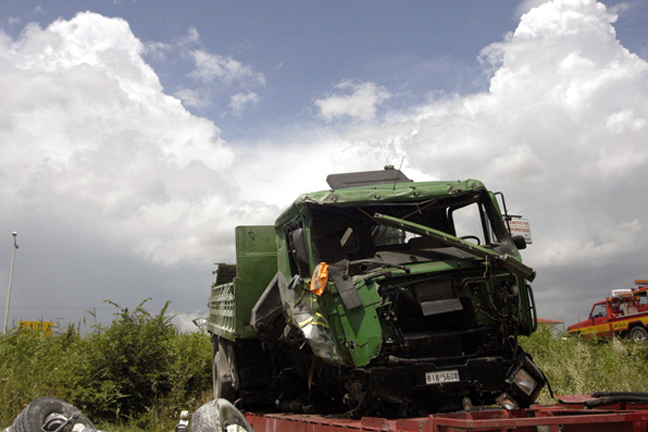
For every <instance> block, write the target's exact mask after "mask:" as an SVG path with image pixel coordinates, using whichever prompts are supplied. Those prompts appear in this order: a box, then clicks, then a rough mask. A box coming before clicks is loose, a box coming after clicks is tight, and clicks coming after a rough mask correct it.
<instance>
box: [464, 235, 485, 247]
mask: <svg viewBox="0 0 648 432" xmlns="http://www.w3.org/2000/svg"><path fill="white" fill-rule="evenodd" d="M459 238H460V239H461V240H468V239H471V240H475V241H476V242H477V246H479V245H480V244H481V240H479V237H477V236H474V235H467V236H462V237H459Z"/></svg>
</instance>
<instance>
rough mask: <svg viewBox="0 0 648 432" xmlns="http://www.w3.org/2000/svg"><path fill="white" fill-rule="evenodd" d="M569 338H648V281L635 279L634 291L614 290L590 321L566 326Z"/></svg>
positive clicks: (593, 307)
mask: <svg viewBox="0 0 648 432" xmlns="http://www.w3.org/2000/svg"><path fill="white" fill-rule="evenodd" d="M567 334H568V335H574V336H577V335H581V336H584V337H587V338H610V337H612V336H615V335H617V336H621V337H628V338H630V339H631V340H632V341H634V342H638V343H642V342H644V341H645V340H646V339H648V280H644V279H637V280H635V285H634V288H632V289H629V288H628V289H615V290H612V293H611V295H610V297H608V298H606V299H605V300H603V301H599V302H597V303H594V305H593V306H592V311H591V312H590V314H589V318H588V319H586V320H585V321H581V322H579V323H577V324H573V325H571V326H569V327H567Z"/></svg>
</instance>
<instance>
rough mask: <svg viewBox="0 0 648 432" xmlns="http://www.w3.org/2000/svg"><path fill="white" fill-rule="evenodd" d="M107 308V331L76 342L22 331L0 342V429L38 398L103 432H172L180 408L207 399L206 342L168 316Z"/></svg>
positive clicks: (68, 334) (71, 336) (72, 333)
mask: <svg viewBox="0 0 648 432" xmlns="http://www.w3.org/2000/svg"><path fill="white" fill-rule="evenodd" d="M145 302H146V301H144V302H142V303H140V304H139V305H138V306H137V307H136V308H135V309H134V310H129V309H128V308H122V307H121V306H119V305H117V304H114V303H112V304H113V305H114V306H115V307H116V308H118V309H119V312H117V313H116V314H115V319H114V321H113V322H112V324H110V325H109V326H101V325H93V327H92V331H91V332H90V333H89V334H87V335H82V334H80V332H79V331H78V330H77V329H75V328H74V327H73V326H70V327H69V328H68V329H67V330H66V331H65V332H63V333H62V334H59V335H54V336H51V337H47V336H45V335H44V333H42V332H36V331H32V330H30V329H23V330H20V331H12V332H10V333H8V334H7V335H6V336H3V337H0V426H1V427H7V426H9V425H11V423H12V422H13V419H14V418H15V417H16V416H17V415H18V413H19V412H20V411H21V410H22V409H23V408H24V407H25V406H27V404H29V403H30V402H31V401H32V400H34V399H36V398H38V397H40V396H51V397H56V398H59V399H63V400H65V401H67V402H70V403H71V404H73V405H75V406H76V407H77V408H79V409H80V410H81V411H83V412H84V414H86V415H87V416H88V417H89V418H90V419H91V420H92V421H93V422H94V423H95V424H96V425H98V426H100V428H101V429H103V430H106V431H108V432H111V431H116V430H120V431H122V430H127V431H131V430H132V431H135V430H146V431H154V430H172V429H173V425H174V424H175V423H177V421H178V419H179V413H180V411H181V410H183V409H188V410H195V409H197V408H198V407H199V406H200V405H202V404H203V403H205V402H207V401H208V400H209V399H210V398H211V343H210V341H209V337H208V336H207V335H206V334H205V333H204V332H202V331H195V332H191V333H181V332H179V331H178V330H177V328H176V327H175V326H174V325H173V324H172V322H171V319H172V317H170V316H167V315H166V310H167V307H168V303H167V305H165V307H164V308H163V309H162V311H161V312H160V313H159V314H158V315H151V314H150V313H149V312H148V311H147V310H146V309H145V308H144V303H145Z"/></svg>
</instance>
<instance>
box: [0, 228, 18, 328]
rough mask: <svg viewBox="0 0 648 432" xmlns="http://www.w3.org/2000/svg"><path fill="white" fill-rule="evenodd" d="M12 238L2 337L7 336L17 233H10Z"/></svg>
mask: <svg viewBox="0 0 648 432" xmlns="http://www.w3.org/2000/svg"><path fill="white" fill-rule="evenodd" d="M11 235H13V238H14V247H13V254H12V255H11V270H10V271H9V289H8V290H7V308H6V309H5V318H4V327H3V329H4V332H3V333H2V334H3V335H6V334H7V320H8V319H9V301H10V300H11V281H12V280H13V269H14V260H15V259H16V249H18V243H16V236H17V235H18V233H17V232H15V231H14V232H13V233H11Z"/></svg>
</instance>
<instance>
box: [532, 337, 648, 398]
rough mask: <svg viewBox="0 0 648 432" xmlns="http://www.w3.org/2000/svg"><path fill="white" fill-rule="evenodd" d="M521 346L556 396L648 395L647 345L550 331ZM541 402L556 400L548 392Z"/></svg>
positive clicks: (545, 391) (544, 392)
mask: <svg viewBox="0 0 648 432" xmlns="http://www.w3.org/2000/svg"><path fill="white" fill-rule="evenodd" d="M520 343H521V345H522V347H523V348H524V349H525V351H527V352H528V353H529V354H531V356H532V357H533V359H534V361H535V363H536V364H537V365H538V366H539V367H540V368H541V369H542V370H543V371H544V373H545V375H546V376H547V379H548V380H549V382H550V384H551V387H552V389H553V392H554V394H555V395H570V394H589V393H593V392H597V391H638V392H648V344H643V345H639V344H634V343H631V342H629V341H628V340H625V339H619V338H613V339H608V340H595V341H590V340H586V339H582V338H578V337H564V336H562V335H560V334H558V335H557V334H556V333H555V332H553V331H551V330H550V329H547V328H540V329H539V330H538V331H537V332H536V333H534V334H533V335H531V336H530V337H522V338H520ZM539 402H540V403H553V402H556V400H555V399H552V398H551V397H550V395H549V392H548V390H547V389H545V390H544V391H543V393H542V394H541V396H540V398H539Z"/></svg>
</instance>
